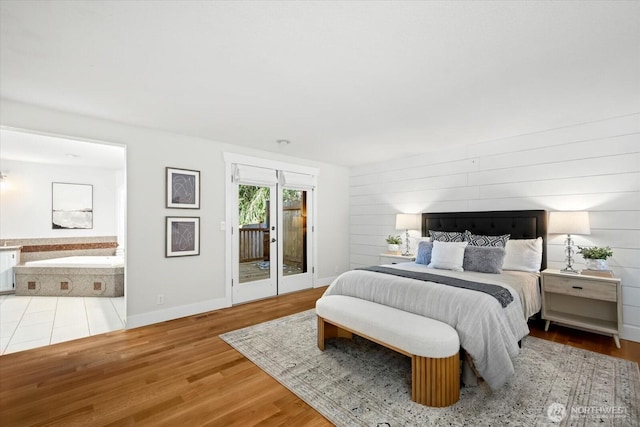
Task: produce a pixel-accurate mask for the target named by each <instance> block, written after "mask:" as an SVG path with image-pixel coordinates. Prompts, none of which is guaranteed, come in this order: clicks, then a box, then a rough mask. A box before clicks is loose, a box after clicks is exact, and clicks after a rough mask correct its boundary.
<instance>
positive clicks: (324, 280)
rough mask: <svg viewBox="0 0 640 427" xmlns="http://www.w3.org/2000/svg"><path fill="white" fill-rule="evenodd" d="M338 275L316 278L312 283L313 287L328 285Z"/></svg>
mask: <svg viewBox="0 0 640 427" xmlns="http://www.w3.org/2000/svg"><path fill="white" fill-rule="evenodd" d="M336 277H338V276H331V277H323V278H320V279H318V280H316V283H315V284H314V285H313V287H314V288H321V287H323V286H329V285H330V284H331V283H332V282H333V281H334V280H335V279H336Z"/></svg>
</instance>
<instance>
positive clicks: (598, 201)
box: [350, 114, 640, 341]
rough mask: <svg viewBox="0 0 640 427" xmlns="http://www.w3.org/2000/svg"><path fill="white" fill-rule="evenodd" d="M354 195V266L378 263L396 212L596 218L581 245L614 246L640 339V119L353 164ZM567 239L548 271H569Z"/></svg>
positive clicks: (629, 318) (552, 249)
mask: <svg viewBox="0 0 640 427" xmlns="http://www.w3.org/2000/svg"><path fill="white" fill-rule="evenodd" d="M350 190H351V195H350V196H351V197H350V212H351V213H350V215H351V226H350V229H351V236H350V238H351V258H350V261H351V267H352V268H354V267H359V266H365V265H372V264H376V263H378V255H379V254H380V253H382V252H384V251H385V250H386V244H385V237H386V236H387V235H388V234H400V233H399V232H398V231H396V230H395V214H396V213H403V212H404V213H417V212H447V211H484V210H511V209H546V210H548V211H554V210H587V211H589V214H590V221H591V235H589V236H574V237H575V240H576V244H578V245H582V246H584V245H598V246H607V245H608V246H611V247H612V249H613V252H614V256H613V258H610V259H609V264H610V266H611V267H612V269H613V270H614V272H615V274H616V275H617V276H619V277H622V303H623V323H624V326H623V334H622V336H623V338H625V339H630V340H634V341H640V114H634V115H630V116H624V117H618V118H612V119H607V120H602V121H597V122H591V123H584V124H579V125H575V126H570V127H563V128H559V129H551V130H546V131H542V132H536V133H532V134H527V135H521V136H516V137H511V138H505V139H500V140H495V141H488V142H482V143H473V144H468V145H465V146H458V147H454V148H451V149H448V150H442V151H438V152H432V153H427V154H423V155H420V156H415V157H410V158H407V159H400V160H396V161H388V162H384V163H376V164H370V165H365V166H359V167H355V168H353V169H352V170H351V181H350ZM418 235H419V234H415V236H418ZM563 242H564V236H561V235H550V236H549V246H548V264H549V267H550V268H562V267H563V266H564V254H563V249H564V246H563ZM412 246H413V248H415V243H413V244H412ZM577 259H578V262H579V264H578V267H581V265H580V263H582V262H583V261H582V259H581V258H580V257H579V256H578V258H577Z"/></svg>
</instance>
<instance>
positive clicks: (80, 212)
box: [51, 182, 93, 230]
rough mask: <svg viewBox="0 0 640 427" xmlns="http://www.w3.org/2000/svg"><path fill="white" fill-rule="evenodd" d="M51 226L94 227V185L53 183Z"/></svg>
mask: <svg viewBox="0 0 640 427" xmlns="http://www.w3.org/2000/svg"><path fill="white" fill-rule="evenodd" d="M51 228H52V229H54V230H55V229H76V228H93V185H90V184H68V183H65V182H53V183H51Z"/></svg>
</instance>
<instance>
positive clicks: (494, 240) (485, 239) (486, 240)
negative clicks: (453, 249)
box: [464, 230, 511, 248]
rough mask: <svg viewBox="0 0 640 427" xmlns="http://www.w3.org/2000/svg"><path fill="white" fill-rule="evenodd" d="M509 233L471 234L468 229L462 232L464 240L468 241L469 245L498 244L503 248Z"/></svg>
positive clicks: (509, 235)
mask: <svg viewBox="0 0 640 427" xmlns="http://www.w3.org/2000/svg"><path fill="white" fill-rule="evenodd" d="M509 237H511V234H503V235H501V236H484V235H482V234H473V233H471V232H470V231H469V230H465V232H464V240H465V241H466V242H469V246H498V247H500V248H504V247H505V246H507V242H508V241H509Z"/></svg>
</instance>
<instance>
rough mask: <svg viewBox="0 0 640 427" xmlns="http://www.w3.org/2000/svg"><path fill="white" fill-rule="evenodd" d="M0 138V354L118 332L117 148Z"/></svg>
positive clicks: (120, 164) (6, 132)
mask: <svg viewBox="0 0 640 427" xmlns="http://www.w3.org/2000/svg"><path fill="white" fill-rule="evenodd" d="M0 141H1V145H0V354H8V353H14V352H18V351H23V350H28V349H32V348H37V347H42V346H47V345H52V344H56V343H59V342H64V341H69V340H74V339H79V338H83V337H87V336H91V335H96V334H101V333H105V332H110V331H114V330H119V329H123V328H124V327H125V325H126V304H125V259H126V256H125V254H126V244H125V242H126V239H125V229H126V227H125V220H126V166H125V165H126V162H125V148H124V147H123V146H120V145H111V144H102V143H93V142H85V141H77V140H73V139H69V138H63V137H58V136H53V135H42V134H37V133H32V132H28V131H22V130H14V129H5V128H2V129H0Z"/></svg>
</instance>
